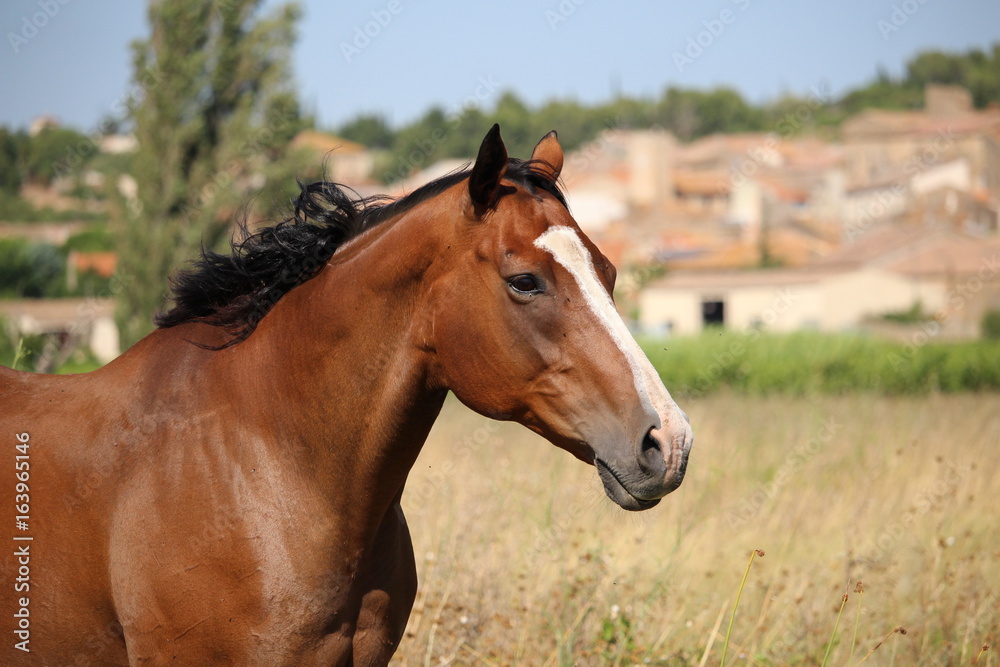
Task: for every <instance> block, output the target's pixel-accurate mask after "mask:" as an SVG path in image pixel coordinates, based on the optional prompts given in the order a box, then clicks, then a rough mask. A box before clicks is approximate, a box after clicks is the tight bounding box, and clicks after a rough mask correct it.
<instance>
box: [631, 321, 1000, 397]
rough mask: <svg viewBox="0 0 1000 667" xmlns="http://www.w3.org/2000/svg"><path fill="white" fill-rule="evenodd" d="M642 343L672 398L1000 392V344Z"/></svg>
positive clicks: (797, 338)
mask: <svg viewBox="0 0 1000 667" xmlns="http://www.w3.org/2000/svg"><path fill="white" fill-rule="evenodd" d="M639 342H640V344H641V345H642V347H643V349H644V350H645V351H646V354H647V355H648V356H649V358H650V360H651V361H652V362H653V365H654V366H655V367H656V369H657V371H659V373H660V376H661V377H662V378H663V381H664V384H666V386H667V388H668V389H669V390H670V392H671V393H672V394H674V395H675V396H697V395H700V394H705V393H711V392H714V391H718V390H720V389H729V390H732V391H737V392H741V393H746V394H756V395H760V394H772V393H782V394H794V395H806V394H844V393H849V392H856V391H862V392H875V393H880V394H887V395H904V394H911V395H912V394H926V393H930V392H934V391H941V392H964V391H1000V342H998V341H987V340H984V341H970V342H961V343H946V342H938V341H935V340H934V338H933V336H930V335H928V334H926V333H923V332H919V333H916V334H914V335H913V336H911V338H910V340H908V341H907V342H893V341H889V340H884V339H880V338H872V337H866V336H855V335H846V334H845V335H830V334H820V333H815V332H800V333H794V334H785V335H781V334H768V333H749V334H744V333H732V332H719V331H708V332H706V333H704V334H702V335H700V336H696V337H689V338H671V339H669V340H654V339H640V341H639Z"/></svg>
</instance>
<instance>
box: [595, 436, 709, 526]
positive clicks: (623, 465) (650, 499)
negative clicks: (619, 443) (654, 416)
mask: <svg viewBox="0 0 1000 667" xmlns="http://www.w3.org/2000/svg"><path fill="white" fill-rule="evenodd" d="M693 442H694V435H693V434H692V432H691V427H690V426H689V425H688V424H687V423H686V422H685V423H684V424H683V426H682V427H681V428H677V429H674V432H673V433H672V434H670V435H668V434H667V433H665V432H664V431H663V430H662V429H655V428H650V429H649V430H648V431H647V432H646V434H645V436H643V439H642V442H641V443H640V444H639V446H638V447H636V448H635V449H633V450H632V454H633V455H631V456H614V455H608V456H603V457H602V456H601V455H600V454H597V455H596V456H595V457H594V466H595V467H596V468H597V475H598V477H600V479H601V483H602V484H603V485H604V492H605V493H606V494H607V496H608V497H609V498H610V499H611V500H613V501H614V502H615V503H616V504H617V505H618V506H619V507H621V508H622V509H626V510H630V511H633V512H637V511H641V510H646V509H649V508H651V507H654V506H656V505H657V504H658V503H659V502H660V499H661V498H663V497H664V496H665V495H667V494H668V493H670V492H672V491H674V490H675V489H677V487H679V486H680V485H681V482H682V481H684V474H685V473H686V472H687V462H688V454H689V453H690V451H691V445H692V444H693Z"/></svg>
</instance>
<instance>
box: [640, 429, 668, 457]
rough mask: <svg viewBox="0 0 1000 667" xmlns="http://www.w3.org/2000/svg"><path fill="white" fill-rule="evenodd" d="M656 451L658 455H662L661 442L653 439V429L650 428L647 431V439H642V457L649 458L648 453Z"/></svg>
mask: <svg viewBox="0 0 1000 667" xmlns="http://www.w3.org/2000/svg"><path fill="white" fill-rule="evenodd" d="M650 451H654V452H657V453H662V452H663V450H662V449H661V448H660V441H659V440H657V439H656V438H654V437H653V429H652V428H650V429H649V430H648V431H646V437H644V438H643V439H642V451H641V453H642V455H643V456H648V452H650Z"/></svg>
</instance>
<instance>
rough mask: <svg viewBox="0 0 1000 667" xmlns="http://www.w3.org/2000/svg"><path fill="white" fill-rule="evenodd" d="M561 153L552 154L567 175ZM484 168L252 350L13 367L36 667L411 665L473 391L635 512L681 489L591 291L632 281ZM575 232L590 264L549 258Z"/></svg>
mask: <svg viewBox="0 0 1000 667" xmlns="http://www.w3.org/2000/svg"><path fill="white" fill-rule="evenodd" d="M490 141H491V140H490V137H489V136H488V137H487V141H486V142H484V151H485V150H486V149H487V148H493V149H496V145H497V142H498V141H499V134H498V133H496V136H495V138H494V140H493V142H492V144H490V143H489V142H490ZM553 142H554V139H552V140H551V141H549V142H547V143H546V141H545V140H543V143H542V144H539V146H540V147H543V145H544V146H546V147H547V150H548V152H546V151H544V150H543V151H542V152H541V155H542V157H548V158H549V159H547V160H545V164H547V165H550V166H551V165H552V164H553V163H555V162H558V164H559V166H561V151H559V152H558V155H557V156H553V155H552V154H551V151H552V150H553V149H554V148H557V144H556V145H555V147H553ZM488 144H489V145H488ZM499 146H500V148H501V149H502V144H499ZM484 151H481V152H480V158H479V160H477V167H475V168H474V169H473V171H472V173H471V175H469V178H468V179H467V180H468V182H466V180H459V181H457V182H456V183H455V184H454V185H452V186H451V187H448V188H445V189H443V190H442V191H441V192H440V193H436V194H435V196H434V197H433V198H432V199H429V200H428V201H424V202H418V203H416V204H415V205H414V206H412V207H410V208H407V209H405V210H403V211H402V212H401V213H400V214H399V215H398V216H396V217H395V218H394V219H393V221H392V223H391V224H383V225H379V226H377V227H374V228H372V229H369V230H368V231H365V232H364V233H361V234H360V235H357V236H356V237H355V238H353V239H351V240H349V241H347V242H346V243H345V244H343V245H342V246H341V247H339V248H338V249H337V251H336V254H334V255H333V256H332V257H331V258H330V260H329V262H327V263H326V264H325V265H324V266H323V267H322V268H321V270H319V271H317V272H316V273H315V277H311V279H309V280H308V281H305V282H302V283H301V284H299V285H297V286H296V287H295V288H294V289H291V290H289V291H287V293H285V294H284V295H283V296H282V297H281V298H280V300H278V301H277V302H276V303H275V304H274V305H273V307H271V308H269V309H266V310H265V311H264V312H266V317H260V318H259V322H258V323H257V324H256V327H255V328H254V330H253V332H252V335H249V336H248V337H246V339H245V340H242V341H241V342H239V343H238V344H236V345H230V346H225V344H226V342H227V332H226V331H225V329H223V328H220V327H218V326H212V325H211V324H210V323H206V322H205V321H199V320H198V318H194V319H192V321H189V322H184V323H180V324H177V325H176V326H171V327H169V328H162V329H159V330H157V331H155V332H153V333H152V334H150V336H148V337H147V338H145V339H144V340H142V341H140V342H139V343H138V344H137V345H135V346H134V347H133V348H132V349H130V350H129V351H127V352H126V353H124V354H123V355H122V356H121V357H120V358H119V359H117V360H115V361H113V362H112V363H110V364H108V365H107V366H106V367H104V368H102V369H100V370H98V371H95V372H93V373H89V374H84V375H77V376H65V377H46V376H36V375H31V374H27V373H20V372H16V371H10V370H8V369H0V406H2V407H3V411H2V413H0V414H2V416H0V423H2V425H3V429H2V432H3V433H5V434H7V436H6V437H8V438H9V437H11V434H19V433H28V434H29V435H30V441H29V442H30V472H31V478H30V490H31V491H30V493H31V518H30V524H29V525H30V529H29V530H28V531H26V533H25V535H30V537H32V540H31V541H30V542H28V541H26V542H23V544H29V545H30V554H31V575H30V590H28V591H26V592H23V593H15V592H14V591H13V589H12V587H10V586H5V587H4V589H3V591H4V592H3V594H2V596H0V597H2V601H3V605H4V609H11V608H14V607H16V600H17V599H18V597H19V595H22V594H23V595H26V596H29V598H30V604H29V609H30V613H31V616H30V618H31V626H30V627H31V635H30V645H29V646H30V649H31V653H23V654H22V653H21V652H20V651H15V652H14V653H15V656H14V657H15V658H18V659H23V662H24V664H119V665H127V664H130V665H146V664H149V665H158V664H167V663H173V664H239V665H310V664H316V665H333V664H352V663H355V664H384V663H386V662H388V660H389V658H390V657H391V655H392V653H393V651H394V650H395V647H396V645H397V643H398V642H399V640H400V638H401V636H402V633H403V629H404V627H405V623H406V619H407V617H408V615H409V611H410V608H411V605H412V602H413V599H414V595H415V592H416V572H415V566H414V561H413V552H412V546H411V543H410V538H409V533H408V530H407V527H406V522H405V519H404V517H403V514H402V511H401V509H400V505H399V502H400V498H401V494H402V491H403V486H404V484H405V482H406V477H407V474H408V472H409V470H410V468H411V467H412V465H413V463H414V461H415V460H416V457H417V455H418V453H419V451H420V448H421V446H422V444H423V442H424V441H425V439H426V437H427V434H428V432H429V431H430V428H431V426H432V424H433V422H434V420H435V418H436V417H437V415H438V412H439V411H440V409H441V406H442V404H443V401H444V398H445V396H446V394H447V391H449V390H451V391H454V393H455V394H456V395H457V396H458V397H459V398H460V399H461V400H462V401H463V402H465V403H466V404H467V405H469V406H470V407H472V408H473V409H475V410H478V411H479V412H481V413H483V414H486V415H489V416H492V417H496V418H500V419H514V420H517V421H520V422H521V423H523V424H525V425H526V426H528V427H529V428H532V429H533V430H536V431H538V432H539V433H542V434H543V435H544V436H545V437H547V438H549V439H550V440H551V441H553V442H554V443H555V444H557V445H559V446H561V447H563V448H565V449H567V450H568V451H570V452H572V453H574V454H575V455H576V456H578V457H579V458H581V459H583V460H585V461H588V462H590V463H595V464H597V465H598V470H599V472H600V473H601V480H602V482H603V483H604V486H605V489H606V491H607V492H608V495H609V496H610V497H612V498H613V499H614V500H615V501H616V502H618V503H619V504H620V505H622V506H623V507H626V508H627V509H643V508H645V507H648V506H651V505H653V504H655V503H656V502H657V500H658V499H659V497H661V496H662V495H664V494H665V493H668V492H669V491H670V490H672V489H673V488H675V487H676V485H677V484H679V483H680V479H681V477H682V476H683V472H684V463H685V461H686V456H687V449H688V448H689V447H690V427H688V426H687V424H686V421H682V420H681V419H679V418H678V415H681V414H682V413H680V412H679V410H677V411H676V412H670V408H669V406H667V407H666V408H664V407H663V406H664V405H666V404H665V403H664V402H663V399H662V396H663V395H666V394H665V390H663V391H662V393H661V394H656V391H657V388H656V387H655V386H653V385H652V384H649V383H650V382H652V380H651V379H650V378H649V377H648V376H647V377H645V378H644V379H641V380H640V379H638V378H639V377H640V375H639V374H637V373H631V374H629V376H628V379H627V380H624V381H623V379H622V378H621V377H620V375H621V374H620V373H618V372H616V371H617V370H618V369H617V366H618V365H620V364H617V365H616V364H611V366H612V367H611V368H606V369H602V368H601V367H602V366H603V365H607V364H606V363H605V362H606V360H607V359H611V358H615V357H616V356H618V357H620V355H622V354H624V355H625V358H626V360H628V359H629V357H628V354H629V352H628V351H627V350H625V348H624V347H623V346H622V345H623V344H622V343H621V342H620V341H619V342H617V343H616V342H615V341H614V340H613V338H614V336H611V337H609V336H608V335H607V331H605V330H604V329H603V328H602V327H601V326H593V319H594V312H595V310H594V306H593V303H591V302H592V301H593V300H594V299H595V298H597V297H595V296H594V294H593V293H588V292H587V290H588V289H589V290H591V292H593V291H594V290H597V289H601V290H609V289H610V284H611V283H613V280H614V275H613V268H610V264H608V263H607V262H606V260H603V256H601V255H600V254H599V251H597V250H596V248H594V247H593V245H592V244H590V243H589V241H587V240H586V239H585V237H582V235H580V234H578V232H577V231H576V230H575V225H574V224H573V223H572V219H571V218H569V216H568V213H567V212H566V210H565V207H564V206H562V205H560V204H559V202H557V201H556V200H555V199H554V198H553V197H551V196H549V195H548V194H546V193H544V192H541V191H538V192H530V191H529V189H527V188H525V187H524V186H523V185H519V183H517V182H513V183H511V182H508V181H505V180H504V176H505V170H506V166H507V158H506V153H505V152H504V153H503V155H502V166H497V165H500V162H501V160H500V159H499V157H496V156H491V155H490V154H489V153H488V152H486V153H484ZM537 153H539V149H536V154H537ZM535 157H537V156H535ZM480 165H482V166H480ZM490 165H493V166H492V167H490ZM487 168H490V169H492V170H495V171H496V173H494V174H492V175H491V174H486V176H483V170H486V169H487ZM548 176H550V177H552V180H553V181H554V178H555V177H557V176H558V168H555V169H554V170H552V171H550V172H548ZM484 179H485V180H484ZM498 202H499V203H498ZM514 207H516V209H515V208H514ZM508 209H511V211H512V212H513V211H516V212H517V214H518V216H517V224H511V225H508V224H505V223H502V222H501V219H500V213H501V212H502V211H505V210H508ZM444 211H448V212H450V214H449V215H445V214H444V213H443V212H444ZM456 212H457V213H456ZM491 218H492V219H491ZM554 221H559V222H558V223H555V222H554ZM553 224H562V225H566V226H567V229H570V230H571V231H570V232H567V234H571V235H572V239H570V242H568V243H569V245H568V246H567V247H571V248H576V249H577V252H578V254H579V253H583V254H585V255H587V257H586V258H580V257H577V258H576V259H572V258H570V259H567V258H568V257H569V255H570V254H571V253H569V251H566V252H563V253H562V254H561V255H560V254H559V252H557V251H555V250H552V249H547V248H545V247H541V246H539V245H538V244H536V241H537V239H539V237H540V236H541V235H542V234H543V233H544V232H545V231H546V230H547V229H549V228H551V227H552V226H553ZM489 225H492V227H489ZM567 238H568V237H567ZM573 239H577V240H573ZM581 248H582V250H580V249H581ZM568 253H569V254H568ZM553 257H555V259H556V262H555V263H553V262H552V259H553ZM543 260H544V262H546V263H545V264H542V262H543ZM560 262H561V263H562V265H565V266H564V268H559V265H560ZM587 262H592V263H593V264H596V265H598V267H599V268H594V267H593V266H590V268H587V267H588V264H587ZM529 271H531V273H529ZM574 271H577V272H580V271H584V272H586V271H590V274H588V275H592V276H595V277H594V278H593V279H591V280H590V282H591V283H592V284H591V285H590V286H589V287H587V286H586V285H584V282H585V281H582V280H579V279H571V278H570V277H567V276H571V274H573V272H574ZM498 272H499V273H498ZM496 275H502V276H503V280H497V279H496V277H495V276H496ZM526 275H527V276H530V277H531V278H532V280H533V281H534V282H533V283H532V284H533V285H534V287H533V288H532V289H524V290H521V289H520V287H525V288H528V287H531V286H532V284H529V283H530V281H525V280H523V278H524V276H526ZM508 276H512V277H510V278H508ZM574 281H575V282H574ZM508 285H509V286H508ZM581 285H582V287H581ZM595 286H598V287H595ZM588 294H589V295H588ZM602 294H603V298H607V293H606V292H602ZM463 295H464V296H465V297H468V298H466V299H464V300H463V299H462V297H463ZM494 296H496V297H497V298H499V299H501V301H496V300H495V299H494V298H493V297H494ZM498 303H500V304H501V306H500V307H499V308H498V307H497V304H498ZM261 315H263V313H261ZM570 336H572V342H573V349H576V348H581V349H583V350H584V353H583V354H584V355H585V356H584V357H580V355H579V354H578V353H576V352H573V351H572V350H571V349H569V348H567V342H566V341H568V340H570ZM513 337H516V338H517V339H518V341H517V344H507V345H506V346H504V341H505V340H507V339H511V338H513ZM193 343H196V344H193ZM586 357H594V358H595V359H597V361H594V360H593V359H590V360H588V359H587V358H586ZM602 359H603V360H604V362H602V361H601V360H602ZM628 363H634V360H633V361H628ZM657 381H658V380H657ZM581 382H583V384H584V385H585V387H586V388H589V389H590V390H591V391H589V392H583V393H581V392H580V391H579V389H578V385H579V384H580V383H581ZM660 387H661V388H662V385H660ZM647 394H648V395H647ZM654 394H656V395H655V396H654ZM656 396H660V398H659V399H656V400H654V398H656ZM667 399H669V396H668V395H667ZM670 405H673V404H672V401H670ZM673 409H676V406H673ZM623 438H624V439H626V440H627V441H628V443H630V444H629V445H628V446H627V447H625V448H624V449H623V450H622V451H618V450H617V449H612V448H611V446H610V444H609V443H617V442H619V441H621V440H622V439H623ZM0 502H4V503H5V504H6V506H7V507H11V506H12V505H14V504H15V497H14V486H13V484H8V485H6V488H2V489H0ZM16 544H17V545H18V546H20V545H21V544H22V543H16ZM4 566H5V572H7V573H8V575H12V574H14V573H16V571H17V563H16V561H12V560H10V559H6V560H5V561H4ZM9 579H10V580H12V579H13V576H9ZM88 661H89V662H88ZM4 662H5V664H6V660H4Z"/></svg>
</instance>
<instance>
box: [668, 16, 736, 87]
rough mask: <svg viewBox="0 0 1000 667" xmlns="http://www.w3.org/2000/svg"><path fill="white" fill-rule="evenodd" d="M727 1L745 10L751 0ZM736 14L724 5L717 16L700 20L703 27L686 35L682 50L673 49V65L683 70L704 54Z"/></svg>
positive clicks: (734, 20) (731, 22) (733, 21)
mask: <svg viewBox="0 0 1000 667" xmlns="http://www.w3.org/2000/svg"><path fill="white" fill-rule="evenodd" d="M729 2H730V4H732V5H735V6H736V7H737V8H738V9H739V10H740V11H746V10H747V8H748V7H750V2H751V0H729ZM738 16H739V15H738V14H737V13H736V12H735V11H733V10H732V9H730V8H729V7H726V8H725V9H723V10H722V11H720V12H719V13H718V15H717V16H714V17H712V18H710V19H705V20H704V21H702V22H701V25H702V28H703V29H702V30H699V31H698V32H696V33H695V34H693V35H689V36H688V38H687V43H686V44H685V47H684V50H683V51H674V53H673V59H674V67H676V68H677V71H678V72H683V71H684V69H685V68H687V67H690V66H691V65H693V64H694V63H695V61H696V60H698V59H699V58H701V57H702V56H703V55H704V54H705V51H706V50H707V49H709V48H711V47H712V45H713V44H715V41H716V40H717V39H719V38H720V37H722V35H723V34H724V33H725V32H726V30H727V29H728V28H729V26H731V25H733V24H734V23H736V19H737V18H738Z"/></svg>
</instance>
